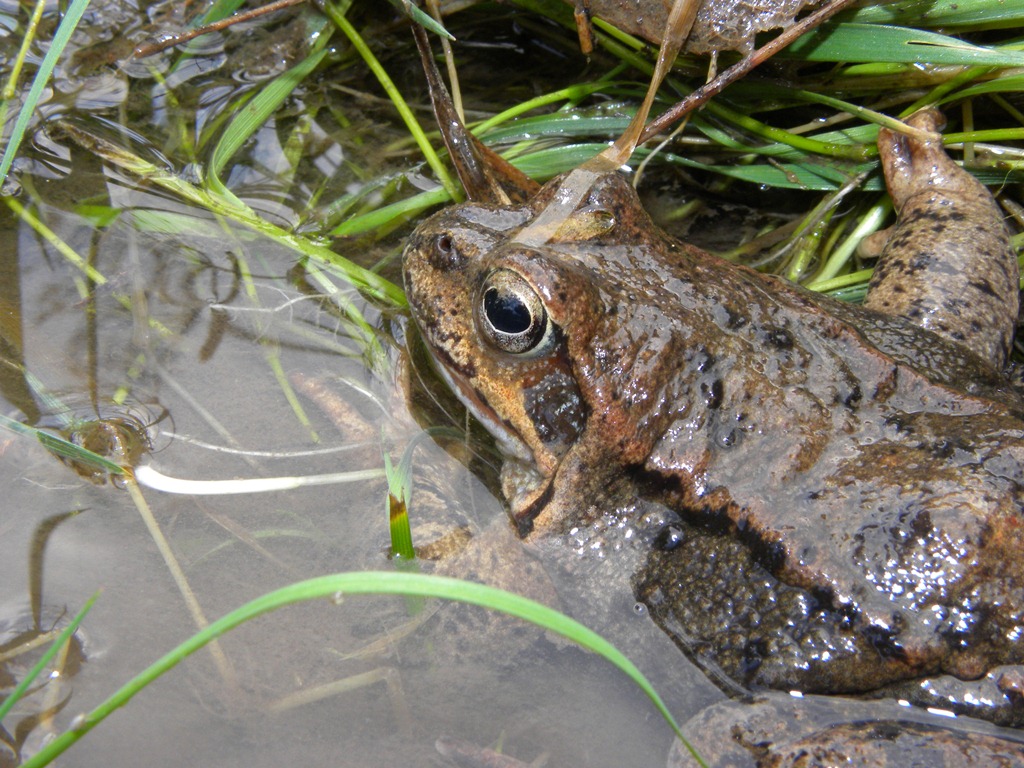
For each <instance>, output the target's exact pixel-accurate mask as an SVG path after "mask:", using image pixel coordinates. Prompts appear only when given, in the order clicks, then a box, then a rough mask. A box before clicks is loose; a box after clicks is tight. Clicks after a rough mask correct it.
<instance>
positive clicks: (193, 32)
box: [132, 0, 306, 59]
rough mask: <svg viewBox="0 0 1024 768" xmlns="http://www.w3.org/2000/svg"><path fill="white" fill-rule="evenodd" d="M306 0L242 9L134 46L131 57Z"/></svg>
mask: <svg viewBox="0 0 1024 768" xmlns="http://www.w3.org/2000/svg"><path fill="white" fill-rule="evenodd" d="M305 2H306V0H275V2H273V3H268V4H267V5H264V6H261V7H259V8H253V9H252V10H251V11H242V12H241V13H235V14H232V15H231V16H228V17H227V18H226V19H221V20H220V21H214V22H211V23H210V24H203V25H202V26H199V27H196V28H195V29H190V30H188V31H186V32H179V33H177V34H174V35H168V36H167V37H165V38H163V39H162V40H157V41H156V42H153V43H144V44H142V45H137V46H135V50H134V51H132V58H133V59H144V58H146V57H147V56H152V55H153V54H155V53H160V51H165V50H167V49H168V48H173V47H174V46H176V45H181V44H182V43H187V42H188V41H189V40H192V39H194V38H197V37H199V36H201V35H205V34H208V33H210V32H220V31H221V30H222V29H227V28H228V27H230V26H233V25H234V24H238V23H239V22H242V21H250V20H252V19H258V18H259V17H260V16H266V15H267V14H268V13H273V12H274V11H280V10H281V9H283V8H290V7H291V6H293V5H299V4H301V3H305Z"/></svg>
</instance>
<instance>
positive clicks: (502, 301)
mask: <svg viewBox="0 0 1024 768" xmlns="http://www.w3.org/2000/svg"><path fill="white" fill-rule="evenodd" d="M484 311H485V312H486V313H487V319H488V320H489V321H490V323H491V325H493V326H494V329H495V330H497V331H500V332H501V333H509V334H518V333H523V332H524V331H526V330H528V329H529V328H530V325H531V323H532V321H533V318H532V317H531V315H530V310H529V308H528V307H527V306H526V304H525V303H524V302H523V300H522V299H521V298H519V297H518V296H516V295H515V294H512V293H503V292H501V291H499V290H498V289H497V288H490V289H488V290H487V292H486V293H485V294H484Z"/></svg>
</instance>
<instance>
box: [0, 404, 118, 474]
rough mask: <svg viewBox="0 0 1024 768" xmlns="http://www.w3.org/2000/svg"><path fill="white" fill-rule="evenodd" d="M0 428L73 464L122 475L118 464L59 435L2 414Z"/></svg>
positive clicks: (0, 414)
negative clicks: (38, 444) (24, 437)
mask: <svg viewBox="0 0 1024 768" xmlns="http://www.w3.org/2000/svg"><path fill="white" fill-rule="evenodd" d="M0 428H3V429H7V430H9V431H11V432H14V433H15V434H17V435H25V436H27V437H34V438H35V439H36V440H38V441H39V442H40V443H42V444H43V446H44V447H45V448H46V449H47V450H48V451H51V452H52V453H55V454H56V455H58V456H60V457H62V458H65V459H68V460H70V461H72V462H74V463H75V464H85V465H88V466H95V467H97V468H99V469H102V470H104V471H106V472H110V473H111V474H115V475H123V474H124V467H122V466H121V465H120V464H115V463H114V462H112V461H111V460H110V459H105V458H103V457H102V456H100V455H99V454H98V453H94V452H92V451H90V450H88V449H86V448H83V447H82V446H80V445H75V444H74V443H72V442H71V441H69V440H65V439H64V438H63V437H61V436H60V435H55V434H53V433H52V432H46V431H45V430H42V429H37V428H36V427H30V426H29V425H27V424H22V423H21V422H20V421H15V420H14V419H12V418H10V417H9V416H5V415H4V414H2V413H0Z"/></svg>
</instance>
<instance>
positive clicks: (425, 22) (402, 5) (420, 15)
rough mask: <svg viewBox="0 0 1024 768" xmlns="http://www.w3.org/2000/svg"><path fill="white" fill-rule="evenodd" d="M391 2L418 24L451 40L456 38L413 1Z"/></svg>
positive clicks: (394, 0) (393, 0)
mask: <svg viewBox="0 0 1024 768" xmlns="http://www.w3.org/2000/svg"><path fill="white" fill-rule="evenodd" d="M389 2H390V3H391V4H392V5H393V6H395V8H397V9H398V10H399V11H401V12H402V13H404V14H406V15H407V16H408V17H409V18H410V19H412V20H413V21H414V22H415V23H416V24H419V25H420V26H421V27H424V28H425V29H428V30H430V31H431V32H433V33H434V34H435V35H440V36H441V37H444V38H447V39H449V40H454V39H455V38H454V37H453V36H452V34H451V32H449V31H448V30H447V29H445V28H444V27H443V26H441V24H440V22H438V21H437V20H435V19H434V17H433V16H431V15H430V14H428V13H426V12H424V11H422V10H420V9H419V8H417V7H416V6H415V5H413V4H412V3H411V2H409V0H389Z"/></svg>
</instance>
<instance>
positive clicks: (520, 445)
mask: <svg viewBox="0 0 1024 768" xmlns="http://www.w3.org/2000/svg"><path fill="white" fill-rule="evenodd" d="M430 355H431V357H432V358H433V360H434V365H435V366H436V367H437V370H438V371H439V372H440V374H441V378H443V379H444V380H445V382H446V383H447V384H448V387H449V389H451V391H452V392H454V393H455V396H456V397H457V398H459V402H461V403H462V404H463V405H464V406H466V408H468V409H469V412H470V413H472V414H473V415H474V416H475V417H476V419H477V421H479V422H480V423H481V424H483V426H484V429H486V430H487V431H488V432H490V433H491V435H492V436H493V437H494V439H495V440H496V441H497V443H498V449H499V450H500V451H501V453H502V454H503V455H505V456H508V457H512V458H515V459H518V460H519V461H520V462H523V463H527V464H532V463H533V461H534V457H533V451H531V450H530V447H529V446H528V445H527V444H526V441H525V440H523V439H522V438H521V437H520V436H519V433H518V432H516V431H515V430H514V429H513V428H512V426H511V425H510V424H508V422H506V421H505V420H504V419H502V418H501V417H500V416H499V415H498V414H497V412H496V411H495V410H494V409H493V408H491V406H489V405H488V404H487V402H486V401H485V400H484V399H483V396H482V395H481V394H480V392H478V391H477V389H476V387H474V386H473V385H471V384H470V383H469V382H468V381H467V380H466V379H465V377H463V376H462V375H460V374H458V373H456V372H455V371H453V370H452V369H451V368H450V367H448V366H447V365H445V364H444V361H443V360H440V359H438V357H437V355H436V353H435V352H434V351H433V350H431V351H430Z"/></svg>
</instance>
